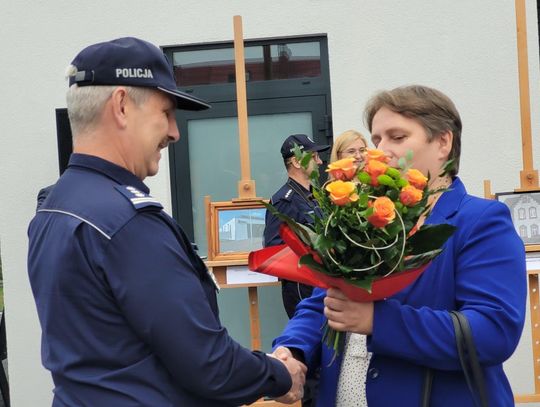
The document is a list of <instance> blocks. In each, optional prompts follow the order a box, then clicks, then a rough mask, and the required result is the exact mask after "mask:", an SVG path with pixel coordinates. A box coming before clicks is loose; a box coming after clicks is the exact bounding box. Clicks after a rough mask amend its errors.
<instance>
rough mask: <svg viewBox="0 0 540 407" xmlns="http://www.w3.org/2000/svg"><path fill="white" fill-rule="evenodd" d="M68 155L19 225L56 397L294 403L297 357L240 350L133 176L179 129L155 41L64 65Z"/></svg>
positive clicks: (182, 239) (179, 104) (177, 235)
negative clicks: (25, 224) (23, 227)
mask: <svg viewBox="0 0 540 407" xmlns="http://www.w3.org/2000/svg"><path fill="white" fill-rule="evenodd" d="M69 75H70V76H69V78H70V88H69V90H68V95H67V102H68V103H67V104H68V113H69V116H70V122H71V126H72V133H73V147H74V150H73V151H74V153H73V154H72V156H71V158H70V162H69V166H68V168H67V170H66V171H65V172H64V173H63V174H62V176H61V177H60V179H59V180H58V182H57V183H56V185H55V186H54V188H53V189H52V190H51V191H50V193H49V194H48V196H47V198H46V199H45V200H44V201H43V202H42V203H41V205H40V207H39V208H38V211H37V213H36V216H35V217H34V219H33V220H32V222H31V223H30V226H29V230H28V235H29V253H28V273H29V277H30V282H31V286H32V291H33V294H34V297H35V300H36V305H37V311H38V316H39V320H40V324H41V328H42V361H43V364H44V366H45V367H46V368H47V369H49V370H50V371H51V373H52V377H53V381H54V385H55V389H54V400H53V406H54V407H60V406H62V407H75V406H77V407H79V406H114V407H123V406H126V407H127V406H152V407H161V406H178V407H180V406H182V407H183V406H193V407H196V406H197V407H198V406H207V407H212V406H215V407H218V406H237V405H240V404H244V403H252V402H253V401H255V400H257V399H258V398H260V397H261V396H264V395H266V396H269V397H274V398H277V399H278V400H280V401H283V402H288V403H291V402H294V401H295V400H297V399H299V398H300V397H301V396H302V392H303V389H302V386H303V382H304V375H305V366H303V365H302V364H301V363H300V362H297V361H295V360H294V359H292V358H286V357H283V358H282V359H278V358H276V357H273V355H266V354H264V353H261V352H257V351H255V352H252V351H250V350H248V349H245V348H243V347H241V346H240V345H239V344H238V343H236V342H235V341H234V340H233V339H232V338H231V337H230V336H229V335H228V334H227V331H226V329H225V328H224V327H223V326H222V325H221V323H220V321H219V316H218V308H217V300H216V288H217V285H216V283H215V282H214V281H213V279H212V276H211V274H209V273H208V271H207V269H206V267H205V265H204V263H203V262H202V261H201V260H200V258H199V257H198V256H197V255H196V253H195V252H194V250H193V248H192V246H191V244H190V242H189V240H188V239H187V238H186V235H185V234H184V232H183V231H182V230H181V228H180V227H179V226H178V225H177V224H176V222H175V221H174V220H173V219H172V218H171V217H170V216H169V215H167V214H166V213H165V212H164V211H163V207H162V206H161V204H160V203H159V202H158V201H156V200H155V199H154V198H152V196H151V195H150V194H149V189H148V187H147V186H146V185H145V184H144V183H143V180H144V178H146V177H147V176H152V175H155V174H156V173H157V171H158V166H159V160H160V157H161V151H162V150H163V149H164V148H166V147H167V145H168V144H169V143H173V142H176V141H177V140H178V139H179V133H178V127H177V125H176V120H175V109H176V108H178V109H187V110H201V109H206V108H208V107H209V105H207V104H206V103H205V102H203V101H201V100H199V99H196V98H194V97H192V96H190V95H187V94H183V93H181V92H178V91H177V89H176V84H175V81H174V76H173V73H172V69H171V67H170V65H169V63H168V61H167V59H166V58H165V56H164V55H163V53H162V52H161V50H160V49H159V48H157V47H155V46H154V45H152V44H150V43H148V42H146V41H142V40H139V39H136V38H121V39H117V40H113V41H109V42H104V43H99V44H94V45H92V46H89V47H87V48H85V49H84V50H82V51H81V52H80V53H79V54H78V55H77V57H76V58H75V59H74V61H73V62H72V66H71V67H70V68H69Z"/></svg>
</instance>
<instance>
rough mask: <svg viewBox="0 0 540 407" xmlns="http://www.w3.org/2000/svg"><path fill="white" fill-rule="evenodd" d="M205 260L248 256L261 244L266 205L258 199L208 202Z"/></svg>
mask: <svg viewBox="0 0 540 407" xmlns="http://www.w3.org/2000/svg"><path fill="white" fill-rule="evenodd" d="M206 206H207V216H206V219H207V236H208V260H241V259H247V257H248V255H249V252H250V251H252V250H258V249H261V248H262V247H263V233H264V226H265V223H264V217H265V213H266V208H265V207H264V205H263V204H262V203H261V202H259V201H230V202H208V203H207V205H206Z"/></svg>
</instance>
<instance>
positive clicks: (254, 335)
mask: <svg viewBox="0 0 540 407" xmlns="http://www.w3.org/2000/svg"><path fill="white" fill-rule="evenodd" d="M233 26H234V60H235V71H236V99H237V109H238V137H239V143H240V169H241V179H240V181H238V198H233V199H232V202H233V203H234V202H236V203H238V206H239V207H240V206H242V204H245V203H247V202H259V201H261V200H262V198H257V197H256V189H255V181H254V180H252V179H251V171H250V159H249V135H248V114H247V96H246V70H245V61H244V38H243V30H242V17H241V16H234V17H233ZM205 208H206V211H207V212H206V219H207V221H206V225H207V236H208V239H209V241H210V239H214V240H215V239H216V236H214V234H215V230H213V229H212V228H211V227H210V226H209V225H210V217H211V214H210V213H209V208H210V197H206V198H205ZM209 247H210V245H209ZM206 264H207V266H208V268H210V269H212V272H213V273H214V275H215V276H216V279H217V281H218V283H219V285H220V287H222V288H239V287H244V288H245V287H247V289H248V299H249V321H250V333H251V348H252V349H254V350H260V349H261V333H260V331H261V329H260V319H259V296H258V287H261V286H272V285H274V286H275V285H280V284H281V283H279V282H275V283H257V284H253V283H250V284H228V283H227V267H231V266H246V265H247V264H248V262H247V255H246V256H244V257H243V258H236V259H230V260H214V259H213V258H212V253H211V251H209V257H208V261H207V262H206ZM300 405H301V403H300V402H297V403H294V404H293V405H292V406H293V407H300ZM251 406H253V407H278V406H285V404H282V403H278V402H276V401H273V400H262V399H261V400H259V401H256V402H255V403H253V404H251Z"/></svg>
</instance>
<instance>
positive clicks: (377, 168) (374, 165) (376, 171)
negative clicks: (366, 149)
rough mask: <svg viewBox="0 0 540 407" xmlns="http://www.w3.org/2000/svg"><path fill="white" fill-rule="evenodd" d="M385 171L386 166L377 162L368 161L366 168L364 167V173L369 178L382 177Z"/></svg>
mask: <svg viewBox="0 0 540 407" xmlns="http://www.w3.org/2000/svg"><path fill="white" fill-rule="evenodd" d="M387 169H388V165H386V164H385V163H383V162H381V161H377V160H371V161H368V162H367V164H366V166H365V167H364V171H365V172H367V173H368V174H369V175H371V177H375V178H376V177H378V176H379V175H383V174H384V173H385V172H386V170H387Z"/></svg>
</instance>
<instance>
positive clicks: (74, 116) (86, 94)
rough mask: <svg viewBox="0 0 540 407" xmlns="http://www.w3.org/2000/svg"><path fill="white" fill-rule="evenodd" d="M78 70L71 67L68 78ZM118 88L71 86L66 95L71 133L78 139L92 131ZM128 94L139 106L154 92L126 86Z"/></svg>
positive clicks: (67, 72) (67, 73)
mask: <svg viewBox="0 0 540 407" xmlns="http://www.w3.org/2000/svg"><path fill="white" fill-rule="evenodd" d="M76 72H77V68H75V67H74V66H73V65H70V66H69V67H68V69H67V71H66V76H67V77H69V76H73V75H75V73H76ZM116 88H117V86H82V87H79V86H77V84H74V85H71V86H70V88H69V89H68V91H67V94H66V102H67V109H68V115H69V122H70V125H71V133H72V134H73V137H74V138H76V137H77V136H79V135H80V134H83V133H84V132H87V131H89V130H92V128H93V126H94V125H95V124H96V123H97V119H98V118H99V116H100V115H101V112H102V111H103V107H104V106H105V103H106V102H107V100H109V98H110V97H111V95H112V93H113V91H114V89H116ZM125 88H126V90H127V94H128V96H129V98H130V99H131V100H133V102H134V103H135V105H137V106H141V105H142V104H144V103H145V102H146V101H147V100H148V98H149V97H150V95H151V94H152V92H153V91H154V90H153V89H151V88H141V87H132V86H126V87H125Z"/></svg>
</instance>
